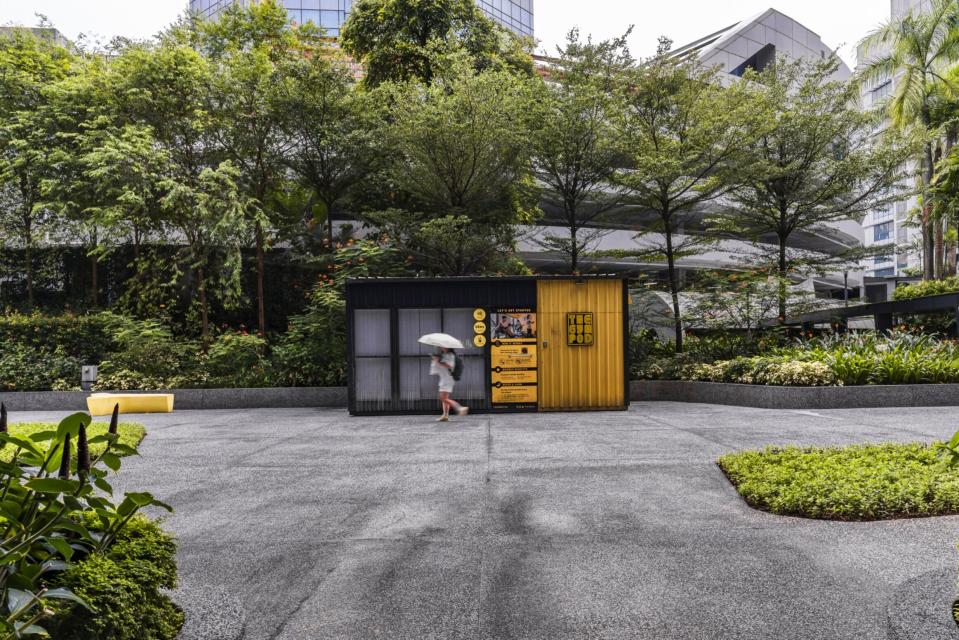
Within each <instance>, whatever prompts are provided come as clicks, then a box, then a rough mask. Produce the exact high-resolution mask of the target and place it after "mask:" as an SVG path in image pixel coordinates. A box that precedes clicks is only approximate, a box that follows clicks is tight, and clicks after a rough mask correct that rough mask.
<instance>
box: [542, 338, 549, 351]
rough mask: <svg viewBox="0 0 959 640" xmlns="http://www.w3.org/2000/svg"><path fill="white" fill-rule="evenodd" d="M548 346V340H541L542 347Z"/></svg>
mask: <svg viewBox="0 0 959 640" xmlns="http://www.w3.org/2000/svg"><path fill="white" fill-rule="evenodd" d="M548 346H549V340H543V348H544V349H545V348H546V347H548Z"/></svg>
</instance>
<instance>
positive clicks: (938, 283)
mask: <svg viewBox="0 0 959 640" xmlns="http://www.w3.org/2000/svg"><path fill="white" fill-rule="evenodd" d="M957 291H959V276H951V277H949V278H946V279H944V280H923V281H922V282H916V283H914V284H907V285H904V286H901V287H897V288H896V290H895V291H893V293H892V299H893V300H911V299H912V298H923V297H925V296H938V295H942V294H944V293H955V292H957Z"/></svg>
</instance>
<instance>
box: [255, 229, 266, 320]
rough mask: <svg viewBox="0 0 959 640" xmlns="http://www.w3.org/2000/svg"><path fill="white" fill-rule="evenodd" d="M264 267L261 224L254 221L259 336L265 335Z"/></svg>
mask: <svg viewBox="0 0 959 640" xmlns="http://www.w3.org/2000/svg"><path fill="white" fill-rule="evenodd" d="M265 269H266V267H265V264H264V256H263V226H262V225H261V224H260V222H259V221H257V223H256V321H257V323H258V324H259V329H258V333H259V335H260V337H261V338H265V337H266V301H265V300H264V299H263V289H264V286H263V284H264V283H263V280H264V271H265Z"/></svg>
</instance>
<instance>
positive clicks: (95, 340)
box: [0, 312, 116, 364]
mask: <svg viewBox="0 0 959 640" xmlns="http://www.w3.org/2000/svg"><path fill="white" fill-rule="evenodd" d="M115 318H116V316H114V315H113V314H110V313H96V314H90V315H75V314H62V315H43V314H41V313H40V312H34V313H32V314H21V313H10V314H0V344H2V345H4V346H5V347H8V346H9V345H23V346H25V347H31V348H33V349H35V350H37V351H42V352H45V353H49V352H60V353H62V354H64V356H65V357H70V358H75V359H77V360H79V361H81V364H96V363H97V362H100V360H101V359H102V358H103V356H104V354H106V353H107V352H108V351H110V350H111V349H113V348H114V342H113V338H112V333H111V331H110V325H111V324H113V323H114V322H115Z"/></svg>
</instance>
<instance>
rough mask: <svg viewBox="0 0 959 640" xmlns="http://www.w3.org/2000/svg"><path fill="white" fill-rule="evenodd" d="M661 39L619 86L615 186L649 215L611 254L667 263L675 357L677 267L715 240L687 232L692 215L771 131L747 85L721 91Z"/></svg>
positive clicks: (730, 181) (702, 68) (679, 335)
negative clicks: (632, 243)
mask: <svg viewBox="0 0 959 640" xmlns="http://www.w3.org/2000/svg"><path fill="white" fill-rule="evenodd" d="M671 45H672V43H671V42H669V41H668V40H666V39H662V40H661V41H660V46H659V48H658V50H657V52H656V55H655V56H654V57H653V58H651V59H650V60H647V61H646V62H645V63H644V64H641V65H634V66H632V67H631V68H630V69H629V71H628V73H627V74H625V75H624V78H623V79H622V81H621V82H622V83H624V84H622V85H621V86H620V87H619V91H620V94H621V96H622V104H621V106H620V109H619V115H618V117H617V118H615V121H614V122H615V124H616V133H617V135H618V136H619V139H620V143H621V147H622V152H623V155H624V159H625V162H624V163H623V164H624V165H625V166H622V167H621V169H620V170H619V171H618V172H617V174H616V182H617V183H618V184H619V185H620V186H621V187H622V188H623V189H624V190H625V193H626V203H627V204H629V205H632V206H635V207H637V208H638V209H640V210H643V211H647V212H648V213H649V216H648V217H649V218H650V220H649V222H648V223H644V225H643V226H642V228H641V229H642V230H641V231H640V232H639V233H638V234H637V235H636V240H637V247H636V248H635V249H632V250H627V251H614V252H610V253H609V255H614V256H623V257H635V258H640V259H655V260H659V261H662V262H665V263H666V276H667V283H668V286H669V291H670V294H671V298H672V307H673V318H674V331H675V346H676V351H678V352H679V351H682V350H683V337H684V335H683V327H682V318H681V313H680V306H679V291H680V289H681V288H682V284H681V282H680V278H679V275H678V271H677V268H676V262H677V261H678V260H681V259H683V258H688V257H691V256H694V255H697V254H700V253H702V252H703V251H705V250H706V248H707V247H708V246H710V245H711V244H713V243H714V242H716V241H717V239H718V237H717V235H716V234H710V233H698V232H697V233H687V232H686V227H687V225H694V224H695V225H699V224H700V223H699V222H698V221H697V216H696V214H695V213H694V211H696V210H700V209H701V208H702V207H703V206H705V205H706V204H707V203H709V202H712V201H714V200H715V199H717V198H719V197H721V196H723V195H725V194H726V193H728V192H729V190H730V189H731V188H732V187H733V186H734V185H735V184H736V183H737V180H739V179H740V178H741V174H742V172H743V167H744V165H746V164H748V161H749V156H748V154H747V147H748V144H749V142H750V141H751V140H753V139H755V137H756V135H757V133H758V131H759V130H761V128H762V127H764V126H766V125H765V123H766V122H767V117H766V111H765V110H764V108H763V106H762V104H761V103H759V102H757V101H756V100H755V99H752V98H753V97H754V96H755V89H754V88H753V87H752V85H751V84H749V83H746V82H735V83H733V84H732V85H731V86H728V87H727V86H724V84H723V82H722V81H721V79H720V77H719V72H718V70H717V69H716V68H714V67H709V66H706V65H704V64H703V63H702V62H700V61H699V60H698V58H697V57H696V56H674V55H672V54H671V53H670V48H671Z"/></svg>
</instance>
